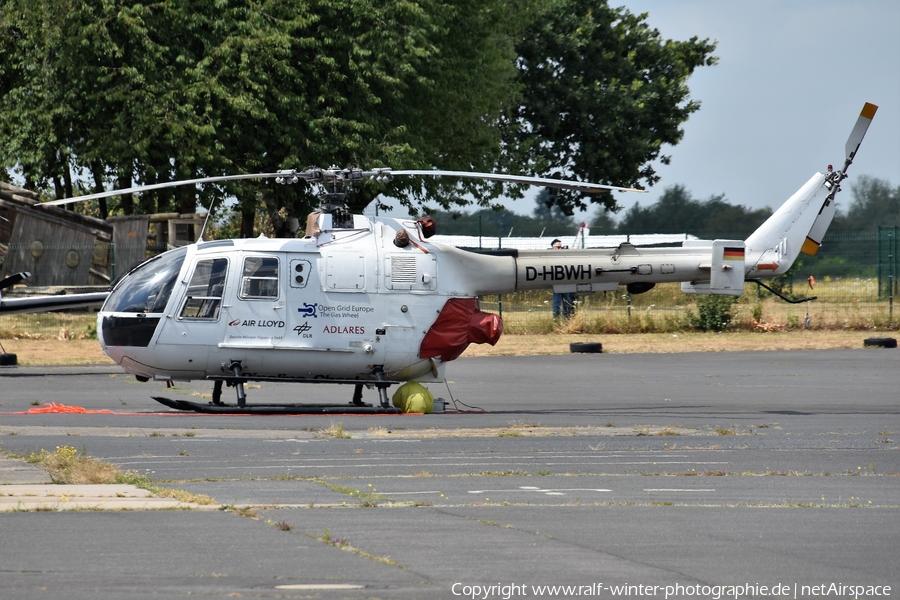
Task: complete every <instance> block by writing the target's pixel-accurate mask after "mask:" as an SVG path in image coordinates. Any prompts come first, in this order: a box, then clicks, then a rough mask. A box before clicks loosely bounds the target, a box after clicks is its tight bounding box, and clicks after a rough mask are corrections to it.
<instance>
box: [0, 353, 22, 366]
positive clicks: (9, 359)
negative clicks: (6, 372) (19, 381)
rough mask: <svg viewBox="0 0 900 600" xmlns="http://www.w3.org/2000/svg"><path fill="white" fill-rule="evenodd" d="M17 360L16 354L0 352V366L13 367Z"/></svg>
mask: <svg viewBox="0 0 900 600" xmlns="http://www.w3.org/2000/svg"><path fill="white" fill-rule="evenodd" d="M17 361H18V359H17V357H16V355H15V354H0V367H12V366H14V365H15V364H17Z"/></svg>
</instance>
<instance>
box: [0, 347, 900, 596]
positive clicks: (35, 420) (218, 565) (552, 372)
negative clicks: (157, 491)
mask: <svg viewBox="0 0 900 600" xmlns="http://www.w3.org/2000/svg"><path fill="white" fill-rule="evenodd" d="M898 363H900V353H898V352H897V351H896V350H888V349H880V348H879V349H865V350H864V349H859V350H832V351H805V352H722V353H694V354H667V355H663V354H645V355H607V354H602V355H571V356H545V357H525V358H513V357H500V358H478V359H460V360H458V361H456V362H455V363H453V364H452V365H450V366H449V367H448V377H449V380H448V382H447V385H446V386H444V385H437V386H436V385H430V386H429V387H430V389H431V391H432V392H433V393H434V394H435V396H438V397H443V398H444V399H446V401H447V405H448V410H447V411H446V412H444V413H442V414H431V415H402V416H375V415H366V416H359V415H328V416H216V415H195V414H187V413H179V412H175V411H172V410H169V409H166V408H164V407H163V406H162V405H159V404H157V403H156V402H154V401H153V400H151V399H150V396H156V395H162V396H167V397H170V398H176V399H187V400H191V401H196V402H203V401H205V400H203V396H202V394H208V393H209V391H210V388H211V386H210V385H209V384H207V383H205V382H191V383H188V384H179V386H178V387H176V388H172V389H166V388H165V385H164V384H163V383H154V382H150V383H138V382H136V381H135V380H134V379H133V378H132V377H130V376H127V375H124V374H123V373H122V372H121V370H120V369H118V368H117V367H105V366H103V367H99V366H86V367H66V368H25V367H17V368H4V369H2V370H0V448H2V450H4V451H6V452H9V453H15V454H27V453H29V452H39V451H40V450H41V449H46V450H48V451H53V450H54V449H55V448H56V447H57V446H70V447H74V448H77V449H78V450H79V451H83V452H86V453H87V454H89V455H91V456H93V457H96V458H98V459H102V460H104V461H108V462H111V463H114V464H116V465H118V466H119V467H121V468H122V469H123V470H130V471H135V472H137V473H140V474H144V475H147V476H149V477H150V478H151V479H153V480H154V481H155V482H157V483H159V484H161V485H164V486H167V487H172V488H177V489H182V490H187V491H191V492H195V493H201V494H206V495H209V496H211V497H212V498H214V499H215V501H216V502H217V503H218V506H214V507H189V508H183V509H176V510H173V509H168V510H158V509H157V510H147V509H146V508H130V509H128V508H129V507H128V505H127V500H128V499H127V498H125V496H128V495H129V494H127V493H121V494H119V493H118V492H117V494H119V495H120V496H121V497H122V502H123V503H125V504H124V506H125V507H126V510H122V509H121V505H118V504H116V505H115V507H114V508H111V507H112V506H113V505H112V503H110V504H108V505H107V504H104V505H103V506H102V507H99V508H96V509H87V510H86V509H82V510H67V509H68V508H71V506H67V505H66V503H65V502H61V501H59V500H58V499H55V500H53V501H52V503H49V504H48V505H47V506H46V507H45V508H43V509H42V510H21V511H19V512H15V511H13V512H2V513H0V590H2V592H0V596H2V597H3V598H16V599H19V598H25V599H29V598H74V599H80V598H85V599H87V598H126V599H131V598H182V597H185V596H189V595H190V596H194V595H197V596H201V597H211V598H219V597H221V598H226V597H228V598H402V599H407V598H521V597H566V596H579V597H602V598H610V597H617V596H621V597H652V598H666V597H668V598H729V597H731V598H737V597H760V598H762V597H765V598H770V597H778V598H786V597H792V598H793V597H797V598H799V597H823V596H837V597H844V598H846V597H851V598H852V597H854V596H857V597H876V596H877V597H891V596H896V595H897V594H898V593H900V575H898V573H900V541H898V540H900V451H898V450H900V385H898V384H900V376H898V375H900V372H898V366H900V364H898ZM248 388H249V389H248V390H247V392H248V402H250V403H253V402H254V401H256V402H260V403H263V402H264V403H278V402H283V403H296V402H310V403H325V402H331V403H340V404H343V403H346V402H349V400H350V395H351V393H352V390H351V389H350V388H349V387H343V386H328V385H321V386H319V385H315V386H300V385H292V384H271V383H266V384H261V385H260V386H259V387H255V386H254V387H249V386H248ZM230 392H231V390H227V389H226V391H225V393H226V394H228V393H230ZM227 399H228V400H229V401H233V400H232V399H231V398H227ZM365 400H366V401H368V402H376V401H377V396H376V394H375V392H374V391H369V392H367V395H366V396H365ZM46 403H59V404H63V405H66V406H69V407H73V406H75V407H81V408H84V409H85V410H86V411H87V412H86V413H84V414H70V413H62V414H60V413H45V412H31V413H29V411H35V410H38V409H42V408H43V407H44V405H45V404H46ZM93 411H104V412H93ZM341 432H343V435H344V436H347V437H341V435H340V434H341ZM5 464H7V466H9V465H12V466H11V467H9V468H7V469H6V470H4V466H3V465H2V464H0V495H4V491H3V490H4V489H7V490H11V489H13V486H11V485H2V484H14V483H23V482H24V480H25V479H27V478H28V477H34V476H35V473H34V470H33V469H31V468H29V467H28V466H27V465H24V463H18V462H17V461H7V462H6V463H5ZM17 465H19V466H20V467H21V468H19V466H17ZM13 467H15V468H13ZM145 500H146V499H145ZM23 506H24V504H23ZM550 586H570V587H568V588H556V589H552V588H551V587H550ZM620 586H628V587H626V588H621V587H620ZM782 586H783V587H782ZM816 586H825V587H816ZM848 586H849V587H848ZM859 586H862V587H859ZM886 586H887V587H886ZM888 587H889V588H890V589H888ZM860 592H861V593H860Z"/></svg>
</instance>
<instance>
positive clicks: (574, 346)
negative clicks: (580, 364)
mask: <svg viewBox="0 0 900 600" xmlns="http://www.w3.org/2000/svg"><path fill="white" fill-rule="evenodd" d="M569 352H584V353H587V354H600V353H601V352H603V344H601V343H600V342H572V343H571V344H569Z"/></svg>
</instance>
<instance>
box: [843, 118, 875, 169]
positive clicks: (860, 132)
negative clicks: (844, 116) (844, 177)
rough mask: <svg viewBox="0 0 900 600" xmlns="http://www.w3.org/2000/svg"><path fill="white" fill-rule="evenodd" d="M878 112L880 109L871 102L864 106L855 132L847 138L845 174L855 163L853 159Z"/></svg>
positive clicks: (854, 127)
mask: <svg viewBox="0 0 900 600" xmlns="http://www.w3.org/2000/svg"><path fill="white" fill-rule="evenodd" d="M876 110H878V107H877V106H875V105H874V104H872V103H871V102H866V104H865V105H864V106H863V109H862V112H860V113H859V118H858V119H857V120H856V125H854V126H853V131H851V132H850V137H849V138H847V145H846V146H844V154H845V155H846V159H845V162H844V172H845V173H846V172H847V167H849V166H850V163H852V162H853V159H854V158H855V157H856V151H857V150H859V145H860V144H861V143H862V141H863V138H864V137H866V131H867V130H868V129H869V125H870V124H871V123H872V117H874V116H875V111H876Z"/></svg>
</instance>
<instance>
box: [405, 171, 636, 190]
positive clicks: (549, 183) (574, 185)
mask: <svg viewBox="0 0 900 600" xmlns="http://www.w3.org/2000/svg"><path fill="white" fill-rule="evenodd" d="M390 174H391V175H421V176H430V177H441V176H448V177H461V178H468V179H486V180H488V181H508V182H511V183H525V184H529V185H541V186H546V187H555V188H561V189H565V190H575V191H580V192H586V193H588V194H596V193H598V192H608V191H611V190H613V191H619V192H640V193H642V194H646V193H647V190H639V189H637V188H628V187H621V186H617V185H602V184H599V183H587V182H583V181H567V180H565V179H548V178H546V177H528V176H526V175H503V174H499V173H472V172H469V171H424V170H421V171H417V170H412V171H390Z"/></svg>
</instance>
